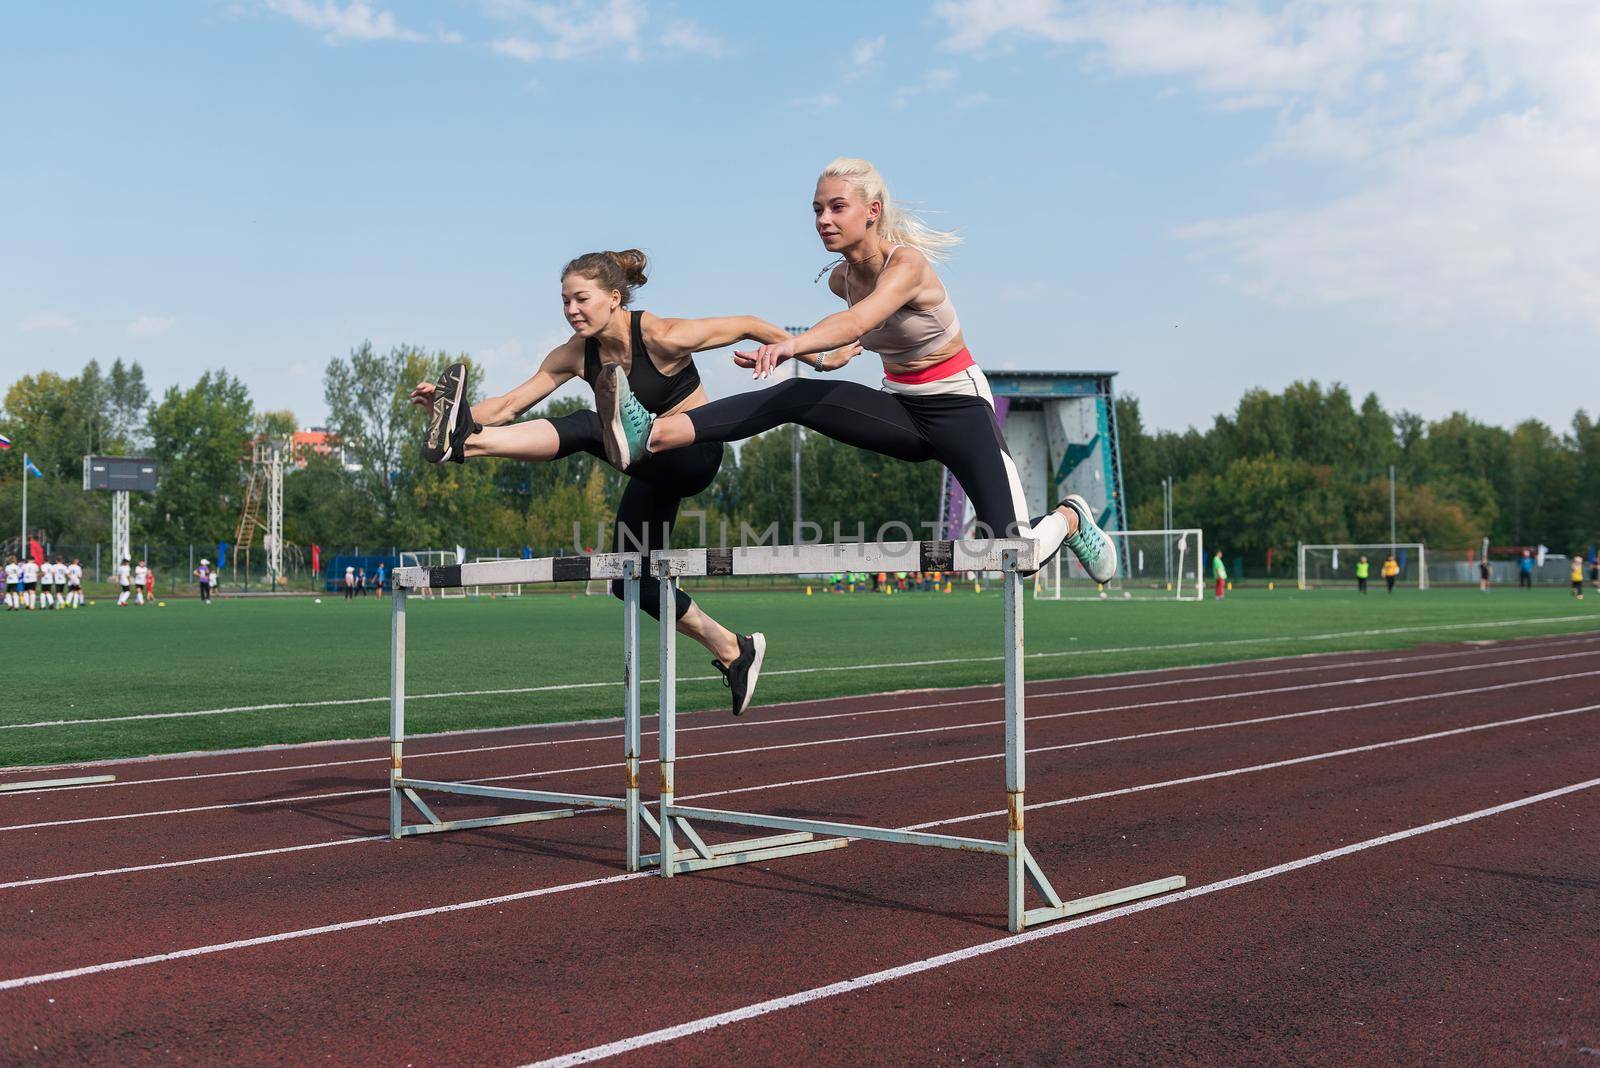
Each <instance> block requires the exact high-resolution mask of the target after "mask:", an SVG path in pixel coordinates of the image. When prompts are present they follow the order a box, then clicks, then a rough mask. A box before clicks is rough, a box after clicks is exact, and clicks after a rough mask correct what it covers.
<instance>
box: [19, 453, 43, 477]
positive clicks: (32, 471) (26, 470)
mask: <svg viewBox="0 0 1600 1068" xmlns="http://www.w3.org/2000/svg"><path fill="white" fill-rule="evenodd" d="M22 473H23V474H25V475H32V476H33V477H35V478H43V477H44V472H43V471H41V470H39V469H38V468H37V467H35V466H34V463H33V461H32V460H30V459H28V454H27V453H23V454H22Z"/></svg>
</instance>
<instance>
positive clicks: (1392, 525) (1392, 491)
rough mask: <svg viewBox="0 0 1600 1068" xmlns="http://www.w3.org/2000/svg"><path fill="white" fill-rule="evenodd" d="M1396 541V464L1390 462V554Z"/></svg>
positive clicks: (1392, 553) (1392, 552)
mask: <svg viewBox="0 0 1600 1068" xmlns="http://www.w3.org/2000/svg"><path fill="white" fill-rule="evenodd" d="M1395 542H1396V538H1395V534H1394V464H1390V465H1389V554H1390V555H1391V556H1393V555H1394V550H1395Z"/></svg>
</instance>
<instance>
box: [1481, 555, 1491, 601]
mask: <svg viewBox="0 0 1600 1068" xmlns="http://www.w3.org/2000/svg"><path fill="white" fill-rule="evenodd" d="M1478 589H1480V590H1482V591H1483V592H1484V593H1488V592H1489V558H1488V557H1487V556H1486V557H1484V558H1483V559H1482V560H1479V561H1478Z"/></svg>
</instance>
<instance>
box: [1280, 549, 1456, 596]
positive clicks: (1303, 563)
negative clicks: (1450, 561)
mask: <svg viewBox="0 0 1600 1068" xmlns="http://www.w3.org/2000/svg"><path fill="white" fill-rule="evenodd" d="M1391 553H1392V554H1393V555H1394V561H1395V564H1396V565H1398V566H1399V568H1400V573H1399V575H1398V576H1396V578H1395V585H1397V586H1405V587H1408V588H1416V589H1419V590H1425V589H1427V588H1428V547H1427V545H1425V544H1423V543H1422V542H1420V541H1412V542H1398V543H1396V544H1394V545H1390V544H1389V543H1388V542H1380V543H1378V544H1366V545H1359V544H1348V545H1301V546H1300V551H1299V559H1298V562H1297V564H1296V576H1295V577H1296V582H1297V584H1298V585H1299V587H1300V588H1301V589H1302V590H1314V589H1318V588H1322V589H1351V590H1354V589H1356V588H1357V582H1356V568H1357V567H1358V566H1359V565H1360V563H1361V559H1362V557H1365V558H1366V561H1367V579H1368V581H1369V582H1370V583H1372V584H1373V585H1377V586H1381V585H1383V565H1384V562H1385V561H1386V560H1388V558H1389V556H1390V554H1391Z"/></svg>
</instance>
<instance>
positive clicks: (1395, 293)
mask: <svg viewBox="0 0 1600 1068" xmlns="http://www.w3.org/2000/svg"><path fill="white" fill-rule="evenodd" d="M935 10H936V12H937V14H938V15H939V17H941V18H942V19H944V21H945V23H946V26H947V30H948V34H947V37H946V39H945V42H944V46H945V48H947V49H948V50H950V51H954V52H965V53H976V54H991V53H995V52H1006V51H1011V50H1014V49H1016V48H1018V47H1022V46H1025V45H1029V44H1032V45H1034V46H1040V45H1042V46H1044V47H1045V48H1047V49H1055V50H1058V51H1060V52H1062V53H1063V54H1067V55H1072V56H1076V57H1078V58H1079V59H1080V61H1081V62H1083V63H1085V64H1086V65H1087V66H1088V67H1089V69H1091V70H1093V71H1098V72H1100V73H1102V74H1103V75H1104V76H1106V77H1150V78H1158V79H1162V80H1164V81H1167V82H1170V83H1171V84H1172V85H1173V87H1175V88H1178V89H1184V90H1188V91H1190V92H1193V93H1194V94H1196V95H1198V96H1199V97H1200V98H1202V99H1203V100H1206V101H1208V102H1210V103H1211V104H1212V105H1213V106H1215V107H1217V108H1219V109H1229V110H1243V109H1259V110H1267V111H1269V112H1270V113H1271V114H1272V115H1273V118H1274V127H1273V133H1272V135H1271V137H1270V139H1269V140H1267V141H1266V142H1265V143H1263V144H1262V146H1261V151H1260V152H1259V153H1258V155H1257V157H1256V162H1257V163H1258V164H1261V165H1270V163H1271V162H1272V161H1273V160H1274V159H1275V158H1278V157H1285V156H1288V157H1298V158H1302V159H1312V160H1317V161H1320V162H1321V163H1322V164H1323V165H1324V166H1327V167H1332V168H1336V169H1335V170H1334V171H1333V172H1332V173H1333V174H1335V175H1337V176H1338V178H1339V180H1338V181H1336V182H1333V183H1329V184H1331V185H1333V186H1335V187H1338V188H1342V189H1344V190H1348V191H1346V192H1341V193H1337V194H1333V195H1327V196H1324V197H1322V198H1321V199H1320V200H1315V199H1314V200H1313V201H1312V202H1311V203H1309V204H1306V205H1304V206H1297V207H1294V208H1286V209H1282V210H1274V211H1261V212H1250V213H1246V214H1241V215H1237V216H1234V217H1231V218H1220V219H1213V220H1208V221H1205V222H1199V223H1196V224H1194V225H1192V226H1188V227H1185V228H1183V229H1182V230H1181V231H1180V235H1181V236H1182V237H1184V238H1186V239H1188V240H1191V241H1193V242H1195V243H1196V245H1197V247H1199V248H1200V249H1202V250H1203V251H1204V253H1205V255H1207V256H1208V257H1212V258H1214V259H1215V260H1217V261H1219V262H1220V265H1221V269H1222V271H1223V274H1224V277H1225V278H1227V279H1228V280H1229V281H1230V282H1232V283H1233V284H1235V285H1237V286H1239V287H1240V288H1242V289H1245V290H1247V291H1249V292H1252V293H1256V294H1260V295H1262V296H1266V297H1269V298H1271V299H1274V300H1278V301H1282V302H1285V303H1291V304H1293V303H1306V304H1340V303H1348V304H1352V305H1357V306H1364V307H1367V308H1370V309H1372V310H1373V311H1375V312H1378V313H1380V314H1381V315H1386V316H1400V317H1405V318H1407V319H1412V318H1415V317H1417V316H1425V317H1427V318H1428V319H1429V320H1431V321H1433V322H1437V323H1444V322H1447V321H1460V320H1471V321H1485V320H1487V321H1492V322H1500V321H1513V322H1534V321H1547V320H1548V321H1567V322H1572V321H1577V322H1582V323H1586V324H1588V325H1590V326H1591V327H1593V328H1595V329H1600V208H1597V207H1596V204H1595V202H1596V199H1597V198H1596V196H1595V193H1594V191H1595V190H1596V189H1600V77H1596V74H1595V71H1596V69H1597V68H1596V59H1595V57H1596V56H1597V55H1600V5H1575V4H1554V3H1540V2H1530V3H1513V2H1505V0H1409V2H1405V3H1398V2H1396V3H1387V4H1381V5H1377V4H1374V5H1365V4H1349V3H1342V2H1337V0H1300V2H1295V3H1288V4H1284V5H1281V6H1274V7H1271V8H1263V7H1261V6H1259V5H1256V4H1254V3H1246V2H1244V0H1233V2H1224V3H1205V4H1201V3H1180V2H1175V0H1155V2H1150V3H1142V4H1112V3H1108V2H1101V0H1092V2H1089V3H1084V4H1074V5H1071V6H1069V5H1067V4H1064V3H1061V2H1058V0H946V2H943V3H940V4H938V5H937V7H936V9H935ZM1303 189H1304V187H1303V186H1297V187H1291V188H1286V190H1285V192H1286V194H1287V195H1288V198H1289V199H1291V200H1292V199H1295V198H1303V197H1304V191H1303Z"/></svg>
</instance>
